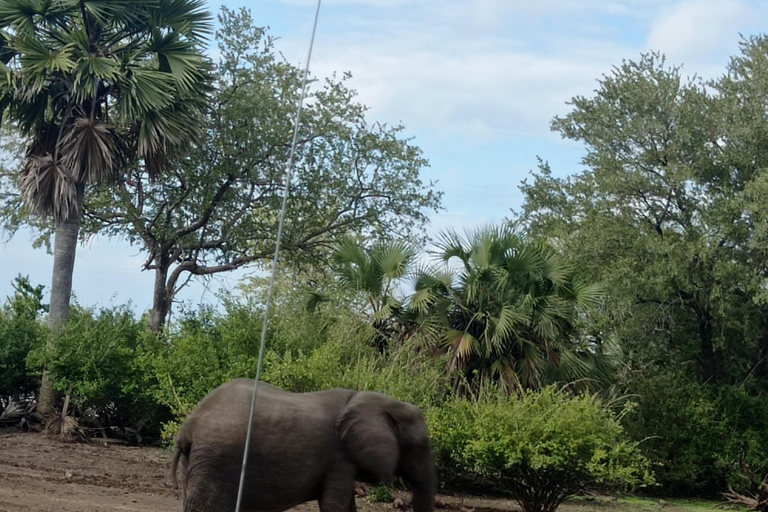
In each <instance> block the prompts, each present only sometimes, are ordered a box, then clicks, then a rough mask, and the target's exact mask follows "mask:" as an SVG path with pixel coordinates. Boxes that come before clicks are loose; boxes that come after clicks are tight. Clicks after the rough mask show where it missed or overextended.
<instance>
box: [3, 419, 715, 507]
mask: <svg viewBox="0 0 768 512" xmlns="http://www.w3.org/2000/svg"><path fill="white" fill-rule="evenodd" d="M169 459H170V452H169V451H167V450H164V449H161V448H151V447H135V446H123V445H119V444H105V443H103V442H99V441H96V440H94V441H92V442H90V443H72V442H62V441H58V440H54V439H50V438H48V437H46V436H45V435H43V434H31V433H22V432H18V431H16V430H10V429H6V430H3V429H0V512H54V511H55V512H111V511H126V512H139V511H141V512H181V500H180V497H179V493H178V491H175V490H173V489H170V488H168V487H166V485H165V481H166V473H167V469H168V464H169ZM402 498H403V499H407V495H405V494H403V495H402ZM438 501H439V506H440V507H441V508H440V509H438V512H443V511H445V512H497V511H498V512H512V511H514V512H519V508H518V507H517V505H516V504H515V503H514V502H512V501H508V500H498V499H486V498H479V497H468V496H464V497H461V496H438ZM356 502H357V508H358V510H360V511H361V512H397V510H398V509H396V508H394V506H393V504H392V503H371V502H369V501H368V500H367V499H366V498H364V497H357V498H356ZM662 505H663V507H662V506H660V505H659V504H657V503H656V502H651V504H650V506H648V504H647V503H646V504H643V505H640V506H638V505H636V504H629V503H619V502H616V501H615V500H614V499H612V498H610V499H608V500H598V501H592V502H584V501H583V500H582V501H577V502H569V503H566V504H564V505H562V506H561V507H560V508H559V509H558V512H660V509H661V508H663V509H664V512H701V510H702V509H701V508H697V509H690V508H683V507H681V506H675V505H673V504H671V503H662ZM707 509H709V507H706V508H705V509H704V510H707ZM293 510H294V511H296V512H318V508H317V505H316V503H314V502H313V503H308V504H304V505H301V506H300V507H296V508H295V509H293Z"/></svg>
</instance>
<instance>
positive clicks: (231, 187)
mask: <svg viewBox="0 0 768 512" xmlns="http://www.w3.org/2000/svg"><path fill="white" fill-rule="evenodd" d="M220 21H221V26H222V28H221V29H220V30H219V31H218V33H217V40H218V43H219V53H220V55H221V58H220V61H219V62H218V64H217V66H216V93H215V95H214V98H213V102H212V104H211V108H210V109H209V111H208V113H207V116H206V125H207V131H206V135H205V138H204V139H203V140H202V141H201V142H200V144H197V145H196V146H195V147H194V150H193V151H192V152H191V154H189V155H188V156H187V157H186V158H183V159H180V160H177V161H175V163H174V168H173V172H172V173H169V174H167V175H165V176H164V177H162V178H161V179H158V180H155V181H152V180H149V179H148V178H147V177H146V175H144V174H142V173H141V172H140V169H137V170H136V171H135V172H134V173H132V175H131V177H130V179H126V180H124V181H122V182H121V184H120V187H119V188H118V189H112V188H110V189H104V190H103V191H102V194H101V195H99V196H93V197H92V198H91V200H90V201H88V203H87V204H86V208H87V210H88V220H89V222H88V223H87V225H86V226H87V229H88V231H89V232H100V233H105V234H107V235H110V236H117V237H125V238H127V239H128V240H129V241H130V242H132V243H136V244H139V245H141V246H142V247H143V249H144V250H145V252H146V254H147V260H146V263H145V265H144V268H145V269H148V270H153V271H155V273H156V285H155V299H154V307H153V315H154V316H155V318H153V322H152V325H153V327H154V328H158V327H159V326H160V325H162V324H163V322H164V320H165V317H166V314H167V311H168V309H169V308H170V305H171V302H172V300H173V297H174V296H175V294H176V293H177V292H178V290H179V289H180V288H181V287H182V286H183V285H184V283H185V282H186V281H185V280H186V279H188V278H190V277H192V276H208V275H211V274H214V273H217V272H223V271H227V270H232V269H235V268H238V267H241V266H243V265H247V264H249V263H252V262H258V261H265V260H267V259H268V258H270V257H271V256H272V254H273V252H274V240H275V234H276V230H277V222H278V212H279V209H280V200H281V186H282V183H283V181H282V177H283V174H284V171H285V166H286V162H287V156H288V151H289V147H290V138H291V134H292V131H293V128H292V124H293V115H294V112H295V109H296V104H297V101H298V96H299V93H300V90H301V71H300V70H299V69H298V68H297V67H295V66H293V65H290V64H288V63H286V62H284V61H283V60H282V59H281V58H280V57H279V56H278V55H277V54H276V51H275V49H274V47H273V40H272V38H271V37H270V36H268V35H267V33H266V31H265V30H264V29H262V28H259V27H256V26H254V25H253V21H252V19H251V17H250V14H249V13H248V11H246V10H241V11H239V12H233V11H230V10H228V9H226V8H224V9H223V10H222V13H221V15H220ZM346 78H348V77H347V76H345V77H343V78H342V79H336V78H335V77H331V78H328V79H325V80H324V81H322V82H316V83H315V85H314V86H313V88H312V90H311V94H310V96H309V98H308V99H307V103H306V107H305V108H304V111H303V114H302V119H301V126H300V130H299V145H298V148H297V152H296V156H295V160H294V180H293V183H292V186H291V189H290V200H289V202H288V212H287V216H286V224H285V233H284V242H283V246H282V253H283V254H282V257H283V258H284V259H285V261H287V262H291V263H294V264H306V263H313V262H317V261H318V258H320V257H321V256H327V255H328V252H329V249H330V247H331V246H332V245H333V243H334V240H335V239H337V238H338V237H341V236H346V235H350V234H356V235H357V236H376V237H380V238H387V237H392V236H395V235H411V236H417V237H418V236H420V235H418V232H419V231H418V230H419V228H421V227H422V226H423V225H424V223H425V222H426V216H425V211H426V210H428V209H435V208H438V207H439V204H440V196H439V193H437V192H435V191H433V190H432V185H431V184H425V183H423V182H422V180H421V178H420V171H421V169H422V168H423V167H424V166H426V165H427V161H426V160H425V159H424V158H423V156H422V154H421V151H420V150H419V149H418V148H417V147H415V146H413V145H411V144H410V143H409V141H408V140H406V139H404V138H403V137H402V131H403V128H402V127H401V126H388V125H384V124H379V123H369V122H368V121H367V120H366V119H365V110H366V108H365V107H364V106H363V105H361V104H359V103H357V102H356V101H355V100H354V97H355V92H354V91H352V90H350V89H349V88H348V87H347V86H346V85H345V80H346Z"/></svg>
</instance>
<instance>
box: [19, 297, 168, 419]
mask: <svg viewBox="0 0 768 512" xmlns="http://www.w3.org/2000/svg"><path fill="white" fill-rule="evenodd" d="M144 329H145V327H144V326H143V325H142V324H141V323H140V322H139V321H137V320H136V319H135V318H134V316H133V313H132V312H131V311H130V309H128V308H127V307H126V306H117V307H113V308H105V309H101V310H99V311H92V310H89V309H84V308H82V307H77V306H76V307H73V308H72V311H71V313H70V318H69V321H68V322H67V324H66V326H65V327H64V329H63V330H62V331H61V332H60V333H58V334H57V335H56V336H55V337H54V339H53V341H52V344H51V346H49V347H44V346H43V347H40V348H38V349H37V350H35V351H33V352H32V353H31V354H30V356H29V360H30V363H32V364H33V365H34V366H35V367H36V368H38V369H41V368H42V367H43V366H44V365H45V366H47V368H48V370H49V371H50V377H51V382H52V384H53V387H54V389H56V390H58V391H60V392H62V393H66V392H71V404H73V405H74V407H75V408H76V409H78V410H79V412H80V413H81V414H82V415H83V417H84V418H87V422H88V423H89V424H90V425H92V426H95V427H108V426H122V427H130V428H133V429H143V430H144V431H146V432H150V433H156V432H157V431H158V429H159V427H160V423H161V422H162V421H166V420H168V419H170V416H169V411H168V409H167V408H165V407H163V406H162V405H159V404H158V403H157V402H156V401H155V400H154V397H153V396H152V394H151V393H150V390H151V389H152V387H153V386H154V385H155V382H154V378H153V375H151V374H149V373H148V372H146V370H145V368H144V367H143V366H142V365H141V362H142V360H143V357H142V355H143V354H144V353H145V352H146V347H145V346H144V341H145V339H144V335H143V333H144Z"/></svg>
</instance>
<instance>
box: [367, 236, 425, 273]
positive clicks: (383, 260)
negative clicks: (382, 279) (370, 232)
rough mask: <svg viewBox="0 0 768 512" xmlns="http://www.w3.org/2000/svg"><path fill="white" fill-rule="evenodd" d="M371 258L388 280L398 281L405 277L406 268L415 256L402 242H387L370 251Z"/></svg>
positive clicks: (411, 249)
mask: <svg viewBox="0 0 768 512" xmlns="http://www.w3.org/2000/svg"><path fill="white" fill-rule="evenodd" d="M371 253H372V254H371V257H372V259H373V260H374V261H375V263H376V264H377V265H378V266H379V268H380V269H381V272H383V273H384V275H386V276H387V277H388V278H390V279H399V278H402V277H403V276H405V274H406V272H407V271H408V268H409V266H410V264H411V262H412V261H413V257H414V256H415V255H416V251H415V250H414V248H413V247H411V246H410V245H409V244H407V243H405V242H402V241H395V242H388V243H385V244H381V245H378V246H376V247H374V248H373V250H372V251H371Z"/></svg>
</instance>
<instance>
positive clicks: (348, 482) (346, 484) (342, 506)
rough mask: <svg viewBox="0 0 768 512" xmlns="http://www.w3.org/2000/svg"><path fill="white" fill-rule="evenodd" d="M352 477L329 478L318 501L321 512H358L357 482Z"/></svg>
mask: <svg viewBox="0 0 768 512" xmlns="http://www.w3.org/2000/svg"><path fill="white" fill-rule="evenodd" d="M353 478H354V477H353V476H352V475H348V476H344V477H336V478H333V477H329V478H328V479H326V481H325V484H324V485H323V492H322V495H321V496H320V499H319V500H318V503H319V504H320V512H356V510H357V507H356V506H355V482H354V480H353Z"/></svg>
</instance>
